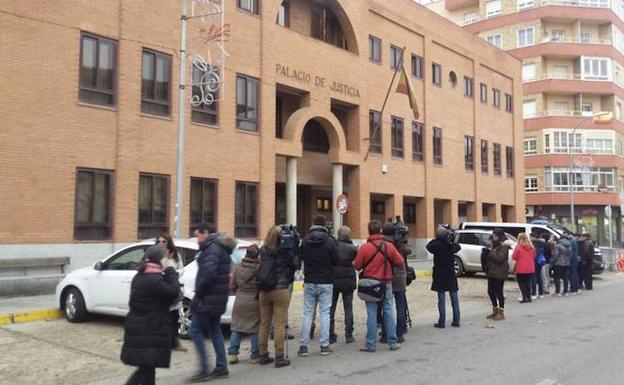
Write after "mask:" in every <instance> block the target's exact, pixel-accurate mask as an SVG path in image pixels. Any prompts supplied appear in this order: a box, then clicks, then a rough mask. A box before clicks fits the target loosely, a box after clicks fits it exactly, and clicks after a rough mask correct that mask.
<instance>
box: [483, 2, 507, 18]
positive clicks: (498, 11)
mask: <svg viewBox="0 0 624 385" xmlns="http://www.w3.org/2000/svg"><path fill="white" fill-rule="evenodd" d="M496 4H498V6H497V7H496ZM502 14H503V2H502V1H501V0H492V1H488V2H487V3H485V18H486V19H491V18H493V17H497V16H500V15H502Z"/></svg>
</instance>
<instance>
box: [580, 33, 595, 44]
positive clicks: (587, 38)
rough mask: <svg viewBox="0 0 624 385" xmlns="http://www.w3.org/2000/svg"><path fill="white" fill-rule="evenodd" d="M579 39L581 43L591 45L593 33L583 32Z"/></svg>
mask: <svg viewBox="0 0 624 385" xmlns="http://www.w3.org/2000/svg"><path fill="white" fill-rule="evenodd" d="M579 38H580V40H581V43H591V41H592V38H591V32H587V31H581V33H580V36H579Z"/></svg>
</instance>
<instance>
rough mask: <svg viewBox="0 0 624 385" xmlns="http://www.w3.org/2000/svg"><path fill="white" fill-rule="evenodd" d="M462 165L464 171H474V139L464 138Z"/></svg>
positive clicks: (470, 137)
mask: <svg viewBox="0 0 624 385" xmlns="http://www.w3.org/2000/svg"><path fill="white" fill-rule="evenodd" d="M464 165H465V167H466V170H474V138H473V137H472V136H465V137H464Z"/></svg>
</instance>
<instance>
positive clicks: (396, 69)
mask: <svg viewBox="0 0 624 385" xmlns="http://www.w3.org/2000/svg"><path fill="white" fill-rule="evenodd" d="M404 53H405V47H403V49H402V50H401V56H400V57H399V63H398V65H397V66H396V68H395V69H394V74H392V81H391V82H390V87H388V92H386V98H385V99H384V102H383V104H382V105H381V111H379V124H378V125H377V127H375V128H374V129H373V134H372V135H371V137H370V138H368V150H366V155H365V156H364V160H367V159H368V155H370V151H371V145H372V143H373V138H374V137H375V136H376V135H377V131H378V130H379V126H380V125H381V120H382V119H383V113H384V110H385V109H386V103H388V97H390V91H392V86H393V85H394V80H395V79H396V76H397V73H398V72H399V68H403V54H404Z"/></svg>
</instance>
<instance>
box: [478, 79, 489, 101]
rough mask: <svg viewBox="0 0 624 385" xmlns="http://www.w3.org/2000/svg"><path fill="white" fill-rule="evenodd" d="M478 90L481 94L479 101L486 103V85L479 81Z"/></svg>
mask: <svg viewBox="0 0 624 385" xmlns="http://www.w3.org/2000/svg"><path fill="white" fill-rule="evenodd" d="M479 92H480V94H481V103H487V99H488V98H487V95H488V89H487V85H485V84H484V83H481V86H480V88H479Z"/></svg>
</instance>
